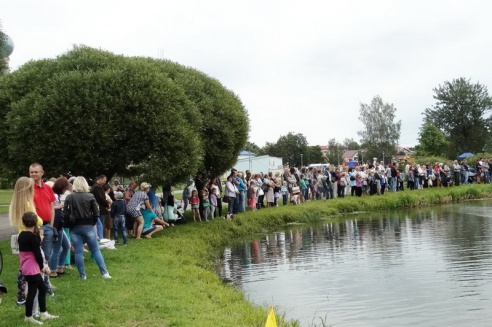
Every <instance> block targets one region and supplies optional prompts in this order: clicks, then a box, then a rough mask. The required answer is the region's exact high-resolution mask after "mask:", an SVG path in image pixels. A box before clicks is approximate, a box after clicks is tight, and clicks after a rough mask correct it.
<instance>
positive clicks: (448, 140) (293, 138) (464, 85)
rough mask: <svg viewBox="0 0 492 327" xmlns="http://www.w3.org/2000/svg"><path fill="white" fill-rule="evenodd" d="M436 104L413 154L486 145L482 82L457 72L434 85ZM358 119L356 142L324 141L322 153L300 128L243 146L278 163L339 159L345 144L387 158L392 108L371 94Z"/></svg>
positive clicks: (453, 152)
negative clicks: (260, 143) (455, 76)
mask: <svg viewBox="0 0 492 327" xmlns="http://www.w3.org/2000/svg"><path fill="white" fill-rule="evenodd" d="M434 99H436V101H437V102H436V104H435V105H434V106H432V107H431V108H427V109H426V110H425V112H424V113H423V115H424V122H423V125H422V127H421V129H420V133H419V144H418V145H417V146H415V147H414V150H416V152H417V153H416V154H417V155H419V156H438V157H448V158H449V159H455V158H456V157H457V156H458V155H459V154H461V153H463V152H472V153H480V152H486V151H491V150H492V118H491V117H490V109H491V105H492V99H491V97H490V96H489V95H488V91H487V87H486V86H484V85H481V84H480V83H475V84H473V83H471V81H470V80H469V79H465V78H458V79H455V80H453V81H451V82H445V83H444V84H443V85H439V87H437V88H435V89H434ZM359 113H360V116H359V119H360V120H361V121H362V123H363V124H364V128H363V130H361V131H359V132H358V135H359V136H360V137H361V141H360V144H359V143H357V142H356V141H354V140H353V139H345V140H344V141H343V142H338V141H337V140H336V139H334V138H332V139H330V140H329V141H328V144H327V145H328V154H327V155H325V156H322V154H321V151H320V148H319V146H309V145H308V143H307V140H306V137H305V136H304V135H302V134H295V133H292V132H291V133H288V134H287V135H285V136H281V137H280V138H279V139H278V140H277V142H275V143H270V142H267V143H266V145H265V146H264V147H262V148H260V147H258V146H257V145H255V144H252V143H248V144H247V149H248V150H250V151H252V152H254V153H258V154H260V155H261V154H268V155H271V156H277V157H282V158H283V159H284V164H294V165H296V166H299V165H301V164H307V163H319V162H329V163H334V164H337V163H340V162H341V161H342V160H343V158H342V155H343V152H344V151H345V150H359V153H358V154H359V155H358V157H359V160H364V158H366V159H365V160H366V161H367V160H370V159H371V158H373V157H377V158H390V157H392V156H394V155H397V154H402V153H398V152H397V146H398V142H399V139H400V129H401V121H395V117H396V108H395V106H394V105H393V104H389V103H385V102H384V101H383V99H382V98H381V97H380V96H375V97H374V98H373V99H372V101H371V103H369V104H364V103H361V104H360V111H359Z"/></svg>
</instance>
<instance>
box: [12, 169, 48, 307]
mask: <svg viewBox="0 0 492 327" xmlns="http://www.w3.org/2000/svg"><path fill="white" fill-rule="evenodd" d="M27 211H36V208H35V206H34V181H33V180H32V179H31V178H29V177H20V178H19V179H18V180H17V181H16V182H15V186H14V194H13V195H12V201H11V202H10V207H9V220H10V225H11V226H12V227H17V228H18V230H19V233H20V232H22V231H23V230H24V224H23V223H22V215H24V213H26V212H27ZM37 226H38V227H41V226H43V220H42V219H41V218H40V217H38V220H37ZM42 232H43V230H42V229H40V232H39V234H40V236H41V237H42V236H43V235H42ZM25 303H26V280H25V278H24V275H23V274H22V270H20V269H19V273H18V274H17V305H23V304H25Z"/></svg>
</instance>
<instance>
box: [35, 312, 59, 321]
mask: <svg viewBox="0 0 492 327" xmlns="http://www.w3.org/2000/svg"><path fill="white" fill-rule="evenodd" d="M39 316H40V318H41V320H48V319H56V318H59V316H54V315H50V314H49V313H48V311H46V312H41V314H40V315H39Z"/></svg>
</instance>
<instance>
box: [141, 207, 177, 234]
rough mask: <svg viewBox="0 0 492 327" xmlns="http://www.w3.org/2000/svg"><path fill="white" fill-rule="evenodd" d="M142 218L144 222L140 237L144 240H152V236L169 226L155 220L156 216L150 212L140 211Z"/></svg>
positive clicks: (157, 219) (159, 220)
mask: <svg viewBox="0 0 492 327" xmlns="http://www.w3.org/2000/svg"><path fill="white" fill-rule="evenodd" d="M142 216H143V220H144V224H143V230H142V235H143V236H144V237H145V238H152V235H154V234H155V233H158V232H160V231H162V230H163V229H164V227H169V226H170V225H169V224H168V223H166V222H165V221H163V220H162V219H159V218H157V215H156V214H155V213H154V212H153V211H152V210H149V209H144V210H142Z"/></svg>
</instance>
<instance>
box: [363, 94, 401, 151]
mask: <svg viewBox="0 0 492 327" xmlns="http://www.w3.org/2000/svg"><path fill="white" fill-rule="evenodd" d="M395 113H396V108H395V106H394V105H393V104H389V103H384V102H383V99H382V98H381V97H380V96H379V95H378V96H375V97H374V98H373V99H372V101H371V104H369V105H368V104H364V103H361V104H360V117H359V119H360V120H361V121H362V123H363V124H364V129H363V130H362V131H359V132H358V134H359V136H360V137H361V138H362V144H363V145H362V146H363V147H364V148H365V149H367V152H366V153H367V157H368V158H371V157H377V158H382V157H390V156H391V155H394V154H395V153H396V146H397V145H398V141H399V140H400V128H401V121H397V122H395Z"/></svg>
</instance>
